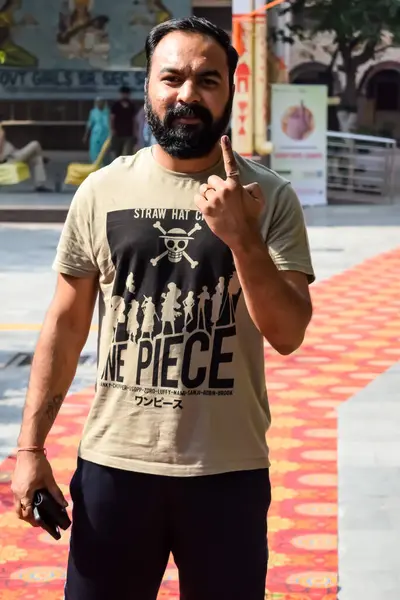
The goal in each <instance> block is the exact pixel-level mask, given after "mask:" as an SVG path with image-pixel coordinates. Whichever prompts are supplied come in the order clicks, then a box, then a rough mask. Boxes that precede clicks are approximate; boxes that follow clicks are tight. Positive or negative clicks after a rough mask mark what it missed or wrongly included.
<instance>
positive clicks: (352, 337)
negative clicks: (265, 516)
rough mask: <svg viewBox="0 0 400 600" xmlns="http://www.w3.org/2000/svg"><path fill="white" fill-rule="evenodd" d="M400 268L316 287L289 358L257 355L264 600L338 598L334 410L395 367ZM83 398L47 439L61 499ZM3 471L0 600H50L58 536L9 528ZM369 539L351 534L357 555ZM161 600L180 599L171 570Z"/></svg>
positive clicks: (372, 262) (397, 260)
mask: <svg viewBox="0 0 400 600" xmlns="http://www.w3.org/2000/svg"><path fill="white" fill-rule="evenodd" d="M399 272H400V249H398V250H393V251H390V252H387V253H383V254H380V255H378V256H376V257H374V258H371V259H369V260H367V261H366V262H363V263H361V264H359V265H358V266H356V267H353V268H351V269H348V270H346V271H345V272H344V273H342V274H339V275H336V276H334V277H332V278H330V279H328V280H326V281H323V282H322V283H320V284H317V285H316V286H315V287H314V289H313V298H314V304H315V316H314V319H313V323H312V326H311V327H310V330H309V333H308V335H307V338H306V340H305V343H304V345H303V347H302V349H301V350H300V351H298V352H296V353H295V354H294V355H292V356H289V357H280V356H278V355H277V354H275V353H274V352H272V351H271V350H270V349H266V369H267V382H268V386H269V390H270V402H271V410H272V415H273V425H272V428H271V431H270V432H269V434H268V440H269V443H270V446H271V455H272V463H273V465H272V469H271V479H272V483H273V505H272V508H271V512H270V517H269V539H270V549H271V554H270V570H269V577H268V585H267V587H268V590H269V591H268V594H267V598H269V600H272V599H273V600H334V599H336V597H337V574H338V552H337V547H338V541H337V535H338V527H337V508H338V494H337V412H336V409H337V407H338V406H340V405H341V404H342V403H343V402H345V401H346V400H348V399H349V398H350V397H352V396H353V395H354V394H356V393H357V392H359V391H360V390H362V389H363V388H364V387H365V386H367V385H368V384H369V383H370V382H371V381H373V380H374V379H375V378H376V377H378V376H379V375H380V374H381V373H382V372H384V371H385V370H386V369H387V368H388V367H390V366H391V365H393V364H394V363H397V362H398V361H399V359H400V350H399V338H400V310H399V309H400V278H399V277H394V276H393V274H394V273H399ZM90 393H91V392H90V390H88V391H86V392H83V393H81V394H77V395H73V396H71V397H69V399H68V400H67V402H66V403H65V405H64V406H63V408H62V411H61V414H60V416H59V418H58V420H57V423H56V425H55V427H54V428H53V430H52V433H51V437H50V441H49V446H50V451H49V455H50V458H51V462H52V465H53V468H54V470H55V474H56V477H57V480H58V481H59V482H60V483H61V484H62V487H63V490H64V491H65V492H66V493H68V487H67V485H68V482H69V480H70V477H71V473H72V471H73V469H74V466H75V455H76V445H77V443H78V440H79V433H80V430H81V427H82V424H83V421H84V418H85V414H86V412H87V408H88V403H89V401H90ZM356 429H357V424H356V423H355V431H356ZM354 439H355V441H356V439H357V438H356V437H355V438H354ZM12 466H13V458H12V457H11V458H9V459H7V460H6V461H5V462H4V463H3V464H2V466H1V471H0V479H1V482H2V483H1V485H0V528H1V540H2V542H1V546H0V565H1V571H0V599H1V600H11V599H14V598H15V599H16V598H18V600H28V599H32V600H33V599H34V600H60V599H61V598H62V587H63V578H64V569H65V559H66V554H67V544H68V534H66V535H65V536H64V537H63V540H62V541H61V543H60V542H59V543H57V544H55V543H53V542H52V541H51V539H49V537H48V536H47V535H46V534H43V533H41V532H40V531H37V530H33V529H30V528H29V527H28V526H25V525H23V524H21V523H19V522H18V521H17V520H16V518H15V516H14V513H13V511H12V504H11V499H10V495H9V483H8V480H9V476H10V472H11V470H12ZM346 476H348V477H349V478H351V477H352V473H351V471H348V472H347V475H346ZM381 476H382V477H385V473H384V472H382V474H381ZM367 479H368V478H367ZM393 485H395V484H394V483H393ZM363 536H364V537H363ZM3 540H7V542H6V543H5V542H4V541H3ZM367 540H368V536H367V533H366V532H363V533H361V537H360V538H359V539H358V543H359V545H358V546H357V547H358V548H359V549H360V548H361V549H362V548H363V546H365V544H367ZM377 552H378V549H377ZM388 564H389V563H388ZM159 598H160V599H161V598H171V599H172V598H174V599H177V598H178V580H177V572H176V569H175V568H174V565H173V563H172V562H171V564H170V565H169V567H168V570H167V573H166V576H165V578H164V581H163V584H162V589H161V590H160V594H159ZM381 598H385V596H384V595H382V596H376V597H374V600H380V599H381ZM244 600H245V599H244ZM346 600H347V598H346ZM354 600H358V597H357V598H355V599H354Z"/></svg>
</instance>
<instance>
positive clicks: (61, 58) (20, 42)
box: [0, 0, 191, 99]
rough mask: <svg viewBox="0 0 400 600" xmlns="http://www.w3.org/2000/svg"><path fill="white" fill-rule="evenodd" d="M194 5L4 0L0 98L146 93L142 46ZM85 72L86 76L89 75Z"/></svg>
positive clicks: (155, 0) (186, 1) (165, 0)
mask: <svg viewBox="0 0 400 600" xmlns="http://www.w3.org/2000/svg"><path fill="white" fill-rule="evenodd" d="M190 14H191V1H190V0H135V1H134V2H133V1H132V0H118V2H110V0H0V99H7V98H10V99H18V98H21V99H27V98H49V97H53V98H57V97H61V98H85V97H93V94H103V95H105V96H110V95H115V92H116V91H117V90H118V88H119V87H120V86H121V85H129V86H130V87H131V88H132V91H133V93H134V95H136V96H139V97H140V96H141V97H142V96H143V82H144V71H143V70H144V68H145V66H146V57H145V52H144V44H145V40H146V37H147V35H148V33H149V31H150V30H151V29H152V27H154V26H155V25H157V24H159V23H162V22H164V21H167V20H168V19H170V18H172V17H183V16H187V15H190ZM85 72H86V73H85Z"/></svg>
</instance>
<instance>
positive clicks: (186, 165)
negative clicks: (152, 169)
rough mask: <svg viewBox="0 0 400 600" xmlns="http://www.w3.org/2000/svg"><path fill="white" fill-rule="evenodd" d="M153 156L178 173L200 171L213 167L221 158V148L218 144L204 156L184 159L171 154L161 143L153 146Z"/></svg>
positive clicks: (162, 164)
mask: <svg viewBox="0 0 400 600" xmlns="http://www.w3.org/2000/svg"><path fill="white" fill-rule="evenodd" d="M152 151H153V157H154V160H155V161H156V162H158V164H159V165H161V166H162V167H164V168H165V169H168V170H169V171H175V172H176V173H188V174H190V173H200V172H201V171H207V169H211V167H213V166H214V165H216V164H217V162H218V161H219V160H220V158H221V148H220V145H219V144H217V145H216V146H215V147H214V148H213V150H212V151H211V152H210V154H207V156H203V157H202V158H192V159H188V160H187V159H182V158H175V157H174V156H171V155H170V154H168V153H167V152H165V150H163V149H162V148H161V146H160V145H159V144H157V145H155V146H153V148H152Z"/></svg>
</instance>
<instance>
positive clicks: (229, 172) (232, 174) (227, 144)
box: [221, 135, 240, 183]
mask: <svg viewBox="0 0 400 600" xmlns="http://www.w3.org/2000/svg"><path fill="white" fill-rule="evenodd" d="M221 148H222V158H223V160H224V167H225V173H226V176H227V178H228V179H233V181H235V182H236V183H240V176H239V169H238V166H237V162H236V158H235V155H234V154H233V150H232V144H231V141H230V139H229V137H228V136H227V135H224V136H223V137H222V138H221Z"/></svg>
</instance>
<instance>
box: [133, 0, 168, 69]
mask: <svg viewBox="0 0 400 600" xmlns="http://www.w3.org/2000/svg"><path fill="white" fill-rule="evenodd" d="M133 5H134V15H133V17H132V19H131V21H130V25H132V26H133V27H137V26H140V25H141V26H143V27H146V28H147V29H148V30H150V29H151V28H152V27H154V26H155V25H159V24H160V23H164V21H168V20H169V19H171V18H172V13H171V12H170V11H169V10H168V8H167V7H166V6H165V4H164V3H163V2H162V0H133ZM131 66H132V67H140V68H142V69H144V68H145V66H146V55H145V51H144V49H143V50H141V51H140V52H138V53H137V54H135V55H134V56H133V57H132V58H131Z"/></svg>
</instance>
